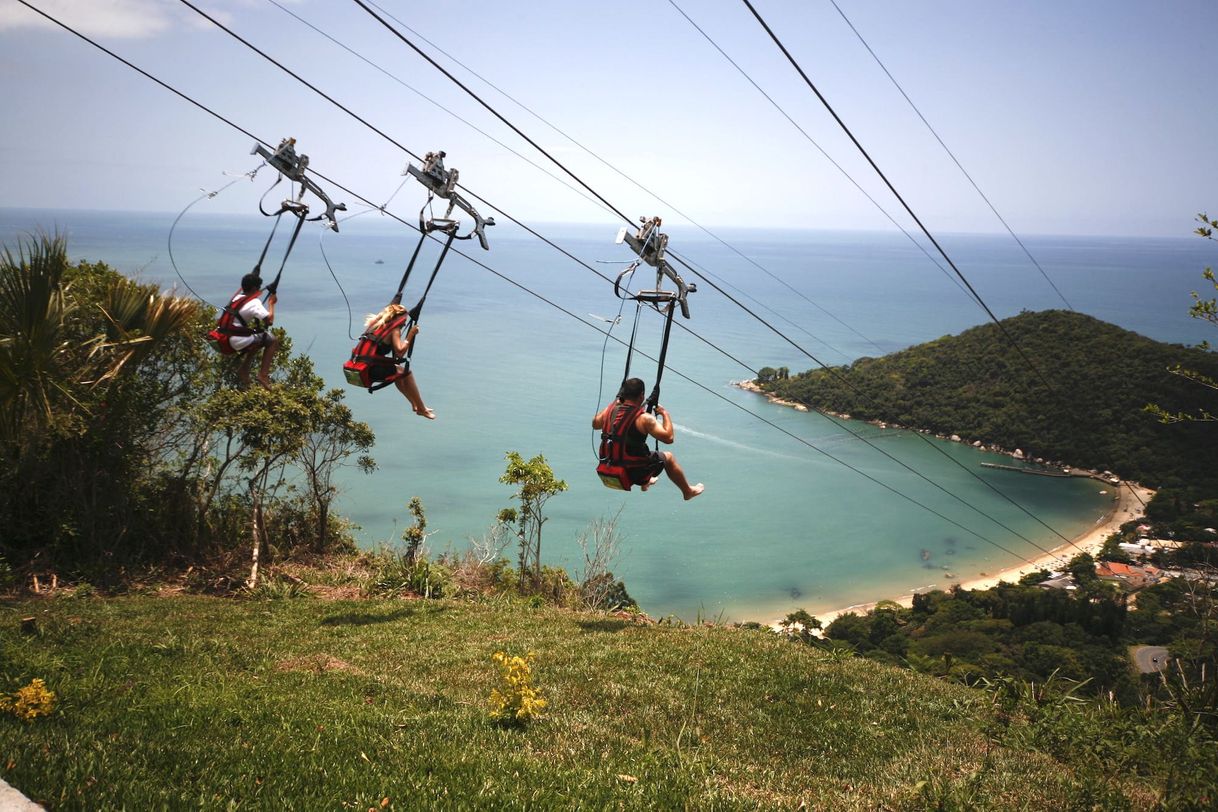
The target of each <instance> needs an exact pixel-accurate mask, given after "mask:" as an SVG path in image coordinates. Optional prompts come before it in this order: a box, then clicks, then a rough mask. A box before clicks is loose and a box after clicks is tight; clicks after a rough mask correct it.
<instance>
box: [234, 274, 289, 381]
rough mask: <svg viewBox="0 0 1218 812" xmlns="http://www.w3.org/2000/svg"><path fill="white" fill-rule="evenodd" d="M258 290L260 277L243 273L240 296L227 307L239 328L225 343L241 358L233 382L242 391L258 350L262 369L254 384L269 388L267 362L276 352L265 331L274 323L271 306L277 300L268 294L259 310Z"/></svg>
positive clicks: (277, 345)
mask: <svg viewBox="0 0 1218 812" xmlns="http://www.w3.org/2000/svg"><path fill="white" fill-rule="evenodd" d="M261 289H262V277H260V276H258V274H256V273H247V274H246V275H245V276H243V277H241V293H239V294H237V295H236V296H234V297H233V300H232V301H231V302H229V305H228V306H229V307H230V308H231V309H232V310H233V311H235V315H236V319H235V320H236V322H237V323H238V324H239V325H240V326H239V327H238V328H237V329H235V330H234V331H233V334H232V335H231V336H230V337H229V339H228V343H229V345H230V346H231V347H232V348H233V350H234V351H235V352H239V353H241V356H242V358H241V366H240V367H239V368H238V369H237V379H238V380H239V381H241V386H242V388H244V387H247V386H249V385H250V365H251V364H252V363H253V360H254V356H255V355H256V354H257V350H258V348H259V347H261V348H262V366H261V368H260V369H259V371H258V383H260V384H262V385H263V386H264V387H265V388H267V389H270V388H271V359H272V358H274V357H275V350H277V349H278V348H279V341H278V339H276V338H275V336H274V335H273V334H272V333H271V331H270V329H269V328H270V326H271V324H272V322H274V321H275V302H276V301H277V300H278V298H279V297H278V295H276V294H274V293H272V294H271V295H270V296H268V297H267V300H266V305H265V306H263V304H262V300H261V299H259V298H258V295H259V294H260V293H261V292H262V290H261Z"/></svg>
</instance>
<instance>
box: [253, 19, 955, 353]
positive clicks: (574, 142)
mask: <svg viewBox="0 0 1218 812" xmlns="http://www.w3.org/2000/svg"><path fill="white" fill-rule="evenodd" d="M268 1H269V2H272V3H275V2H277V0H268ZM369 5H371V6H373V7H375V8H376V9H377V10H379V11H380V12H381V13H382V14H384V15H385V16H386V17H388V18H389V19H391V20H393V21H394V22H395V23H397V24H398V25H400V26H402V27H403V28H405V29H406V30H407V31H409V32H410V33H412V34H414V35H415V36H416V37H418V38H419V39H421V40H423V42H426V43H427V44H428V45H430V46H431V47H432V48H435V49H436V50H437V51H439V52H440V53H441V54H443V55H444V56H446V57H448V58H449V59H451V60H452V61H453V62H455V63H456V64H458V65H460V66H461V67H462V68H464V69H465V70H466V71H468V72H469V73H471V74H473V75H474V76H476V77H477V78H478V79H480V80H481V81H482V82H484V83H485V84H486V85H488V86H489V87H491V88H492V89H493V90H495V91H496V92H497V93H499V94H500V95H502V96H503V97H504V98H506V99H507V100H508V101H510V102H512V103H513V104H515V105H516V106H517V107H519V108H520V109H522V110H524V111H525V112H526V113H528V114H529V115H531V116H533V118H535V119H537V120H538V121H540V122H541V123H542V124H544V125H546V126H547V127H549V128H550V129H551V130H553V131H554V132H556V133H558V134H559V135H561V136H562V137H563V138H565V139H566V140H567V141H568V142H570V143H571V144H572V145H574V146H576V147H578V148H579V149H580V150H582V151H583V152H585V153H586V154H588V155H589V156H591V157H592V158H594V159H595V160H597V161H598V162H600V163H601V164H602V165H604V166H605V167H606V168H608V169H609V170H611V171H612V172H614V173H616V174H617V175H618V176H620V177H621V178H623V179H624V180H626V181H627V182H629V183H630V184H632V185H633V186H634V187H635V188H637V189H639V190H641V191H643V192H645V193H646V194H648V195H651V197H653V198H655V199H656V200H657V201H658V202H659V203H662V204H663V205H664V206H667V207H668V208H669V209H671V210H672V211H673V212H674V213H675V214H677V215H678V216H680V217H684V218H685V219H686V220H688V221H689V222H690V224H691V225H693V226H694V227H695V228H697V229H698V230H699V231H701V232H702V233H704V234H706V235H707V236H708V237H710V238H711V239H713V240H715V241H716V242H718V243H719V244H720V245H722V246H723V247H725V248H727V249H728V250H730V251H731V252H732V253H734V254H736V255H737V256H738V257H740V258H741V259H743V260H744V261H745V262H748V263H749V264H750V265H752V266H753V267H755V268H757V269H758V270H759V271H761V272H762V273H764V274H766V275H767V276H769V277H770V278H771V279H773V280H774V281H776V282H778V283H779V284H781V285H783V286H784V287H785V288H787V289H788V290H790V291H791V292H792V293H794V294H795V295H796V296H798V297H799V298H801V299H803V300H804V301H805V302H807V303H808V304H810V305H812V306H813V307H815V308H816V309H817V310H819V311H820V312H821V313H824V314H825V315H826V316H828V317H829V318H831V319H833V320H834V321H836V322H837V323H838V324H840V325H842V326H843V327H845V328H846V329H847V330H849V331H850V332H852V333H854V334H855V335H856V336H858V337H859V338H861V339H863V340H864V341H866V342H867V343H868V344H870V345H871V346H873V347H875V348H876V349H877V350H879V351H880V352H883V351H884V349H883V348H882V347H880V346H879V345H878V344H876V343H875V342H874V341H872V340H871V339H870V338H868V337H867V336H865V335H863V334H862V333H861V332H859V331H858V330H856V329H855V328H854V327H851V326H850V325H849V324H847V323H846V322H845V321H843V320H842V319H841V318H839V317H838V316H836V315H834V314H833V313H831V312H830V311H829V310H827V309H826V308H824V307H823V306H822V305H820V304H818V303H817V302H815V301H813V300H812V299H811V298H810V297H808V296H807V294H805V293H803V292H802V291H800V290H799V289H797V288H795V287H794V286H793V285H791V284H790V283H789V282H787V281H786V280H785V279H783V278H782V277H780V276H778V275H777V274H775V273H774V272H773V271H771V270H770V269H769V268H767V267H765V266H764V265H762V264H761V263H759V262H758V261H757V260H755V259H753V258H752V257H750V256H748V255H747V254H745V253H744V252H743V251H741V250H740V249H739V248H737V247H736V246H735V245H733V244H732V243H729V242H728V241H727V240H725V239H723V238H722V237H721V236H719V235H718V234H716V233H715V232H713V231H711V230H710V229H709V228H707V227H706V226H704V225H702V224H701V223H699V222H698V221H697V220H695V219H694V218H693V217H691V216H690V215H689V214H686V213H685V212H684V211H682V210H681V209H680V208H678V207H677V206H675V205H674V204H672V203H670V202H669V201H667V200H665V199H664V198H663V197H662V196H660V194H659V193H658V192H655V191H652V190H651V189H649V188H648V187H646V186H644V185H643V184H642V183H640V182H639V181H637V180H635V179H634V178H633V177H631V176H630V175H629V174H627V173H626V172H624V171H622V170H621V169H619V168H618V167H617V166H615V165H614V164H612V163H610V162H609V161H607V160H605V158H604V157H602V156H601V155H599V154H598V153H596V152H595V151H593V150H591V149H589V148H588V147H586V146H585V145H584V144H582V143H581V142H580V141H578V140H576V139H575V138H573V137H572V136H571V135H569V134H568V133H567V132H566V131H564V130H563V129H562V128H560V127H558V126H557V125H555V124H553V123H552V122H550V121H549V120H548V119H546V118H545V117H544V116H542V115H541V114H540V113H538V112H536V111H535V110H533V109H532V108H530V107H529V106H528V105H526V104H524V103H523V102H521V101H520V100H519V99H517V98H515V97H514V96H512V95H511V94H510V93H508V92H507V91H505V90H504V89H503V88H501V87H499V86H498V85H496V84H495V83H494V82H492V81H491V80H489V79H487V78H486V77H485V76H483V75H482V74H480V73H478V72H477V71H476V70H474V69H473V68H471V67H469V66H468V65H466V64H465V63H464V62H462V61H461V60H460V59H457V58H456V57H455V56H453V55H452V54H450V53H449V52H448V51H445V50H444V49H443V48H441V47H440V46H438V45H436V44H435V43H434V42H432V41H431V40H429V39H427V37H425V36H423V35H422V34H420V33H419V32H418V31H416V30H415V29H413V28H411V27H410V26H409V25H407V24H406V23H404V22H402V20H401V19H399V18H398V17H395V16H393V15H392V14H390V13H389V12H387V11H385V9H384V8H383V7H382V6H379V5H377V3H376V2H375V1H374V0H369ZM830 160H832V159H830ZM530 163H531V162H530ZM843 172H844V170H843ZM547 174H549V173H547ZM551 177H552V176H551ZM847 177H849V176H847ZM863 194H866V192H863ZM873 202H874V201H873ZM876 205H877V206H878V205H879V204H878V203H877V204H876ZM881 211H883V209H881ZM889 219H892V218H891V217H890V218H889ZM893 222H894V224H895V223H896V221H893ZM897 227H898V228H900V225H899V224H898V225H897ZM902 230H904V229H902ZM906 236H909V235H908V232H906ZM910 239H911V240H913V238H912V237H910ZM913 242H914V245H915V246H917V247H918V248H919V249H920V250H921V251H922V252H923V253H924V254H926V256H927V257H929V258H930V260H931V262H935V259H934V257H932V256H931V255H930V254H929V253H928V252H927V251H926V249H925V248H924V247H922V246H921V245H920V244H919V243H918V242H917V241H916V240H914V241H913ZM936 264H938V263H937V262H936ZM940 267H942V266H940ZM943 272H944V273H947V270H946V269H943ZM949 278H951V279H952V281H953V282H955V284H956V285H957V287H959V285H960V283H959V281H957V280H955V278H954V277H951V276H950V274H949ZM725 284H727V283H725ZM733 289H735V288H733ZM961 290H963V288H961ZM740 292H741V295H744V296H749V295H748V294H747V293H744V292H743V291H740ZM749 298H750V299H752V297H751V296H749ZM753 301H757V300H755V299H753ZM757 304H758V305H760V306H761V307H764V308H766V310H769V311H770V312H771V313H774V315H776V316H778V317H779V318H782V319H783V320H784V321H787V322H788V323H789V324H791V326H792V327H795V328H796V329H798V330H800V331H802V332H804V333H806V334H807V335H809V336H811V337H812V338H813V339H815V340H817V341H819V342H821V343H822V344H824V345H825V346H826V347H828V348H829V349H831V350H833V351H834V352H836V353H838V354H840V355H842V356H844V357H847V358H848V357H849V355H847V354H846V353H844V352H842V351H841V350H839V349H837V348H836V347H834V346H832V345H831V344H829V343H828V342H827V341H824V340H823V339H821V338H818V337H817V336H815V335H812V333H810V332H808V330H807V329H806V328H804V327H802V326H800V325H798V324H796V323H795V322H793V321H791V320H790V319H787V318H786V317H785V316H783V315H782V314H780V313H778V312H776V311H774V310H773V309H771V308H769V307H768V306H766V305H765V304H762V303H761V302H757Z"/></svg>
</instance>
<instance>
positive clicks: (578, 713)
mask: <svg viewBox="0 0 1218 812" xmlns="http://www.w3.org/2000/svg"><path fill="white" fill-rule="evenodd" d="M26 616H33V617H35V618H36V619H37V631H36V632H33V633H22V631H21V618H23V617H26ZM498 650H505V651H507V652H509V653H513V654H524V653H526V652H529V651H533V652H536V660H535V664H534V682H535V684H536V686H537V687H539V688H540V689H541V690H542V692H543V694H544V696H545V698H546V700H547V701H548V703H549V707H548V708H547V709H546V711H547V712H546V716H545V717H544V718H543V719H541V720H539V721H536V722H534V723H532V724H530V725H527V726H524V727H520V728H508V727H503V726H501V725H497V724H495V723H493V722H492V721H491V720H490V719H489V717H488V707H489V705H488V696H489V694H490V692H491V689H492V688H493V687H495V685H496V684H497V672H496V669H495V667H494V665H493V663H492V662H491V655H492V654H493V653H494V652H495V651H498ZM35 677H41V678H43V679H45V680H46V683H47V686H48V687H49V688H50V689H51V690H53V691H55V692H56V693H57V694H58V699H59V702H58V706H57V707H56V709H55V712H54V713H53V715H51V716H50V717H48V718H43V719H35V720H33V721H31V722H23V721H20V720H18V719H16V718H14V717H12V716H7V717H2V718H0V777H3V778H4V779H5V780H6V781H8V782H9V783H11V784H13V785H14V786H15V787H17V788H18V789H20V790H22V791H23V792H25V793H26V794H27V795H28V796H30V797H31V798H32V799H33V800H36V801H38V802H40V803H43V804H45V805H46V806H47V807H48V808H51V809H89V810H104V809H119V808H126V809H159V808H195V807H199V808H208V809H358V810H368V809H381V808H392V809H399V810H405V809H431V808H496V809H501V808H582V809H615V808H626V809H637V808H660V809H674V808H676V809H680V808H689V809H737V808H745V809H751V808H788V809H794V808H800V807H801V805H804V806H806V808H810V809H833V810H839V809H996V810H997V809H1003V810H1006V809H1037V810H1041V809H1072V808H1079V809H1091V808H1104V809H1109V808H1120V807H1128V806H1132V808H1141V807H1143V806H1145V805H1147V804H1144V803H1138V802H1136V800H1135V801H1131V800H1130V798H1135V799H1136V795H1133V794H1128V793H1127V792H1126V791H1125V788H1122V787H1120V786H1119V785H1116V784H1114V783H1112V782H1111V780H1110V779H1108V780H1106V782H1105V783H1103V784H1101V785H1097V784H1096V779H1095V778H1094V777H1088V776H1085V775H1082V774H1080V773H1079V771H1077V770H1076V769H1075V768H1074V767H1073V766H1072V765H1071V764H1064V763H1061V762H1059V761H1055V760H1053V759H1051V758H1049V757H1047V756H1045V755H1042V754H1039V753H1035V752H1027V751H1015V750H1010V749H1006V748H1003V747H1000V746H998V745H996V744H994V736H993V735H992V734H993V731H994V730H995V725H996V724H998V722H997V721H996V717H995V714H994V713H993V709H992V708H991V705H990V703H989V697H988V695H987V694H985V693H982V692H979V691H975V690H970V689H967V688H964V687H961V686H958V685H953V684H948V683H944V682H940V681H936V680H934V679H930V678H927V677H923V676H920V675H918V674H915V673H912V672H908V671H901V670H898V669H895V668H889V667H885V666H881V665H877V664H874V663H869V662H866V661H863V660H859V659H854V658H848V657H835V656H832V655H830V654H828V653H826V652H823V651H819V650H815V649H812V648H810V647H807V646H802V645H797V644H794V643H791V642H788V641H785V640H782V639H780V638H778V637H777V636H775V635H773V634H770V633H768V632H765V631H759V630H748V629H737V628H724V627H705V626H703V627H680V626H665V625H658V626H656V625H636V624H634V623H631V622H629V621H626V620H620V619H617V618H613V617H607V616H604V615H593V614H579V613H573V612H567V611H560V610H554V609H530V608H525V607H523V606H521V605H520V604H518V603H508V602H488V603H471V602H456V601H453V602H448V601H322V600H317V599H312V598H303V599H284V600H271V601H253V600H234V599H231V598H228V599H225V598H207V597H194V596H183V595H178V596H172V597H157V596H138V597H126V598H107V599H101V598H57V599H43V600H22V601H10V602H0V690H4V691H8V692H11V691H14V690H16V689H17V688H18V687H20V686H22V685H25V684H26V683H28V682H29V681H30V680H31V679H33V678H35Z"/></svg>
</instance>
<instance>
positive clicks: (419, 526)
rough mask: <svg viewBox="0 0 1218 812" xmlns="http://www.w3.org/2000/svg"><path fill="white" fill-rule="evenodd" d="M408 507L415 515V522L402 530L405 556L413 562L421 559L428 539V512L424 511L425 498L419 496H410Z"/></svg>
mask: <svg viewBox="0 0 1218 812" xmlns="http://www.w3.org/2000/svg"><path fill="white" fill-rule="evenodd" d="M406 509H407V510H409V511H410V515H411V516H414V524H412V525H411V526H410V527H407V528H406V529H405V530H403V531H402V541H404V542H406V553H405V558H406V560H407V561H409V562H410V563H411V564H413V563H415V562H416V561H418V560H419V554H420V553H421V552H422V550H423V542H425V541H427V514H426V513H424V512H423V500H422V499H420V498H419V497H417V496H412V497H410V504H409V505H407V506H406Z"/></svg>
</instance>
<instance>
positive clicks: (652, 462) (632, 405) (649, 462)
mask: <svg viewBox="0 0 1218 812" xmlns="http://www.w3.org/2000/svg"><path fill="white" fill-rule="evenodd" d="M645 389H646V386H645V385H644V383H643V381H642V379H640V378H627V379H626V380H625V381H624V382H623V383H622V388H621V390H619V391H618V395H617V400H616V401H615V402H613V403H610V404H609V405H608V406H606V407H605V408H604V409H603V410H601V412H600V413H599V414H597V415H596V417H594V418H592V428H594V429H601V430H602V431H603V432H605V434H607V435H611V436H612V437H613V438H621V454H620V462H621V464H622V465H623V466H624V467H625V469H626V473H627V475H628V476H629V478H630V481H631V482H632V483H633V484H635V485H638V486H639V487H640V490H644V491H645V490H647V489H648V488H650V487H651V486H652V485H654V484H655V482H656V480H657V479H659V477H660V472H661V471H663V472H664V473H666V474H668V478H669V479H671V480H672V484H674V485H676V486H677V487H678V488H680V489H681V494H682V495H683V496H684V497H685V500H686V501H689V500H690V499H693V498H694V497H695V496H697V495H698V494H700V493H702V491H703V490H704V486H703V485H702V483H700V482H699V483H698V484H697V485H690V484H689V480H687V479H686V478H685V471H683V470H682V469H681V466H680V465H678V464H677V458H676V457H674V456H673V454H672V452H671V451H652V450H651V449H650V448H648V447H647V438H648V437H649V436H650V437H654V438H656V439H657V440H659V441H660V442H661V443H671V442H672V441H673V440H674V439H675V437H676V434H675V432H674V431H673V427H672V418H671V417H670V416H669V414H668V410H667V409H665V408H664V407H663V406H659V405H657V406H656V413H655V414H654V415H652V414H649V413H648V412H647V410H646V408H645V407H644V404H643V392H644V390H645ZM657 417H658V418H659V419H658V420H657V419H656V418H657ZM615 487H616V486H615Z"/></svg>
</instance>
